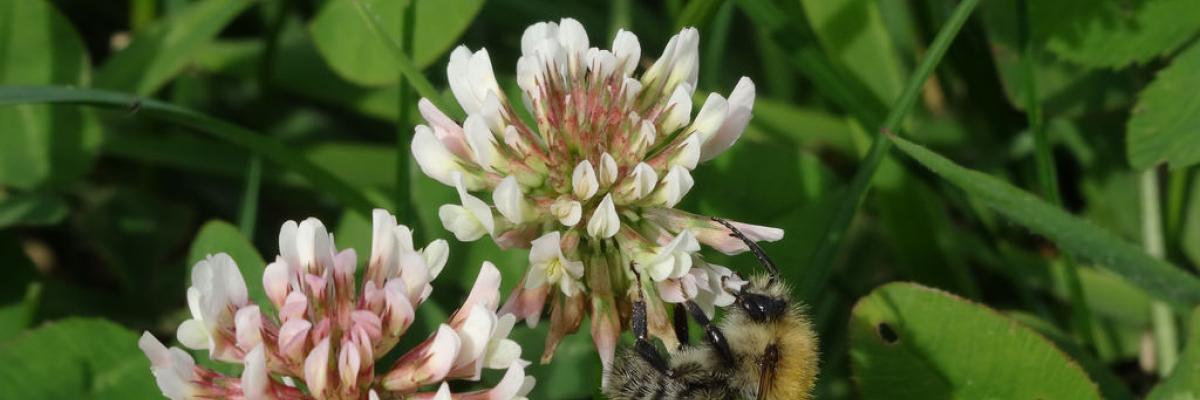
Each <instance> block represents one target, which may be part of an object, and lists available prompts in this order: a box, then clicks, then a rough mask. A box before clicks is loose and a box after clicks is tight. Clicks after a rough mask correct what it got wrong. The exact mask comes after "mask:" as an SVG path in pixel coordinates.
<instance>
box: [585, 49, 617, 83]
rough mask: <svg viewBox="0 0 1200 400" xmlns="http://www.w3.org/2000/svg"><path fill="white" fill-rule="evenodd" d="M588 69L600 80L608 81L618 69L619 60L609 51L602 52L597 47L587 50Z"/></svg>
mask: <svg viewBox="0 0 1200 400" xmlns="http://www.w3.org/2000/svg"><path fill="white" fill-rule="evenodd" d="M585 58H586V60H587V61H586V62H587V68H588V70H589V71H591V72H592V73H593V74H595V75H596V76H597V77H598V78H599V79H606V77H608V76H609V75H612V73H613V69H614V68H616V67H617V58H616V56H613V53H612V52H610V51H608V50H600V49H597V48H595V47H593V48H590V49H588V50H587V56H586V57H585Z"/></svg>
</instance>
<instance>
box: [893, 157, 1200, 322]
mask: <svg viewBox="0 0 1200 400" xmlns="http://www.w3.org/2000/svg"><path fill="white" fill-rule="evenodd" d="M891 141H892V142H894V143H895V144H896V146H897V147H898V148H899V149H900V150H901V151H903V152H904V153H906V154H908V155H909V156H910V157H912V158H913V159H915V160H916V161H917V162H919V163H921V164H922V165H924V166H925V167H927V168H929V169H930V170H931V171H933V172H934V173H935V174H937V175H939V176H941V177H942V178H944V179H946V180H947V181H948V182H950V183H951V184H953V185H955V186H957V187H959V188H960V189H963V190H964V191H966V192H967V193H968V194H970V195H971V196H974V197H977V198H979V199H980V200H982V201H983V202H984V203H985V204H987V206H988V207H989V208H991V209H993V210H995V211H996V212H998V213H999V214H1001V215H1004V216H1005V217H1007V218H1008V219H1010V220H1012V221H1014V222H1016V223H1017V224H1020V225H1022V226H1025V227H1027V228H1029V229H1030V230H1032V231H1033V232H1035V233H1037V234H1039V235H1042V236H1044V237H1046V238H1047V239H1050V240H1052V241H1054V242H1055V243H1056V244H1057V245H1058V247H1059V248H1060V249H1062V250H1064V251H1066V252H1069V253H1071V254H1073V255H1075V256H1077V257H1082V258H1083V259H1087V260H1092V261H1094V262H1095V263H1096V264H1097V266H1099V267H1101V268H1104V269H1107V270H1109V271H1111V272H1113V273H1115V274H1117V275H1119V276H1121V277H1123V278H1124V279H1126V280H1128V281H1129V282H1130V283H1132V284H1134V285H1136V286H1138V287H1141V288H1142V289H1145V290H1146V292H1147V293H1148V294H1149V295H1150V296H1152V297H1154V298H1156V299H1159V300H1162V301H1164V302H1167V303H1169V304H1171V305H1174V306H1182V307H1190V306H1194V305H1197V304H1200V279H1197V278H1196V277H1195V276H1192V275H1189V274H1188V273H1186V272H1183V271H1181V270H1179V269H1178V268H1176V267H1175V266H1173V265H1171V264H1169V263H1167V262H1165V261H1162V260H1158V259H1155V258H1154V257H1151V256H1150V255H1148V254H1146V252H1144V251H1142V249H1141V248H1139V247H1137V246H1136V245H1134V244H1132V243H1129V242H1126V241H1124V240H1122V239H1120V238H1118V237H1117V236H1116V235H1114V234H1112V233H1110V232H1108V231H1106V230H1104V229H1102V228H1100V227H1098V226H1096V225H1095V224H1092V223H1091V222H1088V221H1087V220H1084V219H1081V218H1079V217H1076V216H1074V215H1071V214H1069V213H1067V212H1065V211H1063V210H1061V209H1059V208H1057V207H1055V206H1053V205H1050V204H1049V203H1046V202H1045V201H1044V200H1042V199H1040V198H1038V197H1037V196H1034V195H1032V194H1030V193H1028V192H1025V191H1022V190H1020V189H1017V188H1015V187H1013V186H1012V185H1009V184H1007V183H1005V182H1003V181H1001V180H999V179H996V178H993V177H991V176H988V175H987V174H983V173H980V172H978V171H974V170H970V169H967V168H964V167H962V166H959V165H957V164H955V163H954V162H952V161H950V160H948V159H946V158H945V157H942V156H941V155H939V154H937V153H934V152H932V151H930V150H928V149H926V148H924V147H921V146H920V145H918V144H915V143H912V142H909V141H907V140H904V139H901V138H899V137H895V136H893V137H891Z"/></svg>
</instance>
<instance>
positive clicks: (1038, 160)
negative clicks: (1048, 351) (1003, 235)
mask: <svg viewBox="0 0 1200 400" xmlns="http://www.w3.org/2000/svg"><path fill="white" fill-rule="evenodd" d="M1017 25H1018V32H1019V34H1020V41H1021V47H1022V49H1021V52H1022V54H1021V67H1022V68H1023V69H1024V70H1025V116H1026V118H1027V119H1028V122H1029V130H1030V131H1031V132H1032V133H1033V139H1034V146H1035V147H1034V160H1035V164H1036V167H1037V177H1038V186H1039V187H1040V189H1041V192H1042V196H1043V197H1044V198H1045V199H1046V201H1048V202H1050V204H1053V205H1054V206H1056V207H1059V208H1061V207H1062V205H1063V204H1062V196H1061V194H1060V193H1059V188H1058V172H1057V171H1055V167H1054V158H1053V155H1052V154H1051V149H1050V139H1049V138H1048V137H1047V133H1046V126H1045V123H1044V118H1043V116H1042V104H1041V102H1040V101H1039V100H1038V85H1037V70H1036V68H1035V67H1036V65H1037V64H1036V61H1037V60H1036V58H1035V56H1036V49H1035V48H1034V42H1033V40H1032V32H1031V28H1030V27H1029V0H1021V1H1019V2H1017ZM1063 263H1064V264H1063V267H1064V268H1065V269H1066V278H1067V282H1066V283H1067V291H1068V294H1069V296H1070V299H1071V320H1072V324H1073V325H1074V330H1075V332H1076V333H1077V334H1078V335H1079V336H1080V339H1081V340H1082V342H1083V344H1084V345H1085V346H1086V345H1091V344H1092V343H1095V339H1096V335H1095V333H1094V332H1093V331H1092V312H1091V309H1090V308H1089V307H1088V303H1087V293H1086V292H1084V290H1083V283H1081V282H1080V280H1079V266H1078V265H1077V264H1076V263H1075V260H1074V259H1073V258H1071V256H1070V255H1064V256H1063Z"/></svg>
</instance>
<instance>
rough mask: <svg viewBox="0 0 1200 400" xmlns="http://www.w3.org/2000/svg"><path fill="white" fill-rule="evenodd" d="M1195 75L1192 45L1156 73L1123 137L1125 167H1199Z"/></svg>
mask: <svg viewBox="0 0 1200 400" xmlns="http://www.w3.org/2000/svg"><path fill="white" fill-rule="evenodd" d="M1193 8H1200V7H1193ZM1197 19H1200V17H1197ZM1198 72H1200V44H1193V45H1191V46H1190V47H1188V49H1187V50H1185V51H1184V52H1183V53H1180V54H1179V56H1177V57H1175V59H1174V60H1172V61H1171V65H1170V66H1168V67H1167V68H1164V69H1163V70H1162V71H1159V73H1158V76H1157V77H1155V78H1154V81H1152V82H1150V85H1149V86H1147V87H1146V89H1145V90H1143V91H1142V93H1141V94H1139V95H1138V103H1137V106H1136V107H1134V109H1133V115H1132V116H1131V117H1130V118H1129V129H1128V130H1127V132H1128V134H1126V136H1125V140H1126V149H1127V151H1128V154H1129V163H1130V164H1132V165H1133V167H1134V168H1136V169H1139V170H1140V169H1146V168H1150V167H1153V166H1154V165H1155V164H1158V163H1160V162H1166V163H1167V164H1168V165H1170V167H1171V169H1178V168H1183V167H1186V166H1189V165H1193V164H1196V163H1200V73H1198Z"/></svg>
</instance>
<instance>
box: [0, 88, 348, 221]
mask: <svg viewBox="0 0 1200 400" xmlns="http://www.w3.org/2000/svg"><path fill="white" fill-rule="evenodd" d="M35 103H65V104H80V105H89V106H98V107H105V108H117V109H127V110H129V112H130V113H137V114H146V115H147V116H150V117H153V118H157V119H161V120H164V121H167V122H170V123H174V124H178V125H180V126H184V127H188V128H192V129H195V130H198V131H201V132H204V133H207V134H209V135H212V136H213V137H215V138H217V139H219V140H222V141H225V142H228V143H231V144H234V145H236V146H239V147H242V148H245V149H246V150H249V151H250V152H252V153H254V154H257V155H259V156H262V157H263V158H264V159H267V160H270V161H272V162H275V163H277V164H279V165H281V166H283V167H284V168H287V169H289V170H292V171H294V172H296V173H298V174H300V175H301V176H303V177H304V178H305V179H307V180H308V181H309V183H310V184H312V185H313V186H314V187H315V188H316V189H318V190H320V191H321V192H324V193H328V194H329V195H330V196H333V197H335V198H337V199H338V200H339V201H341V202H342V203H344V204H345V205H346V206H347V207H349V208H351V209H354V210H357V211H359V212H362V213H369V212H370V210H371V202H370V201H368V200H367V198H366V196H364V195H363V194H362V193H361V192H360V191H359V190H358V189H356V188H355V187H353V186H350V185H349V184H347V183H346V182H343V181H342V180H340V179H338V178H337V177H335V176H334V175H332V174H330V173H329V171H327V170H325V169H323V168H321V167H320V166H317V165H316V164H314V163H313V162H311V161H309V160H308V159H306V158H304V157H303V156H300V155H299V154H297V153H296V152H294V151H292V150H291V149H289V148H288V147H287V146H286V145H285V144H283V143H281V142H279V141H278V140H275V139H273V138H271V137H268V136H265V135H262V134H259V133H257V132H254V131H251V130H249V129H246V128H243V127H240V126H237V125H234V124H232V123H229V122H226V121H223V120H219V119H216V118H213V117H209V116H207V115H204V114H201V113H199V112H196V111H193V110H190V109H187V108H183V107H180V106H176V105H174V104H171V103H167V102H163V101H159V100H154V99H143V98H141V97H138V96H134V95H131V94H127V93H121V92H113V91H107V90H97V89H80V88H71V87H63V86H8V87H0V106H6V105H16V104H35Z"/></svg>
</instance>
